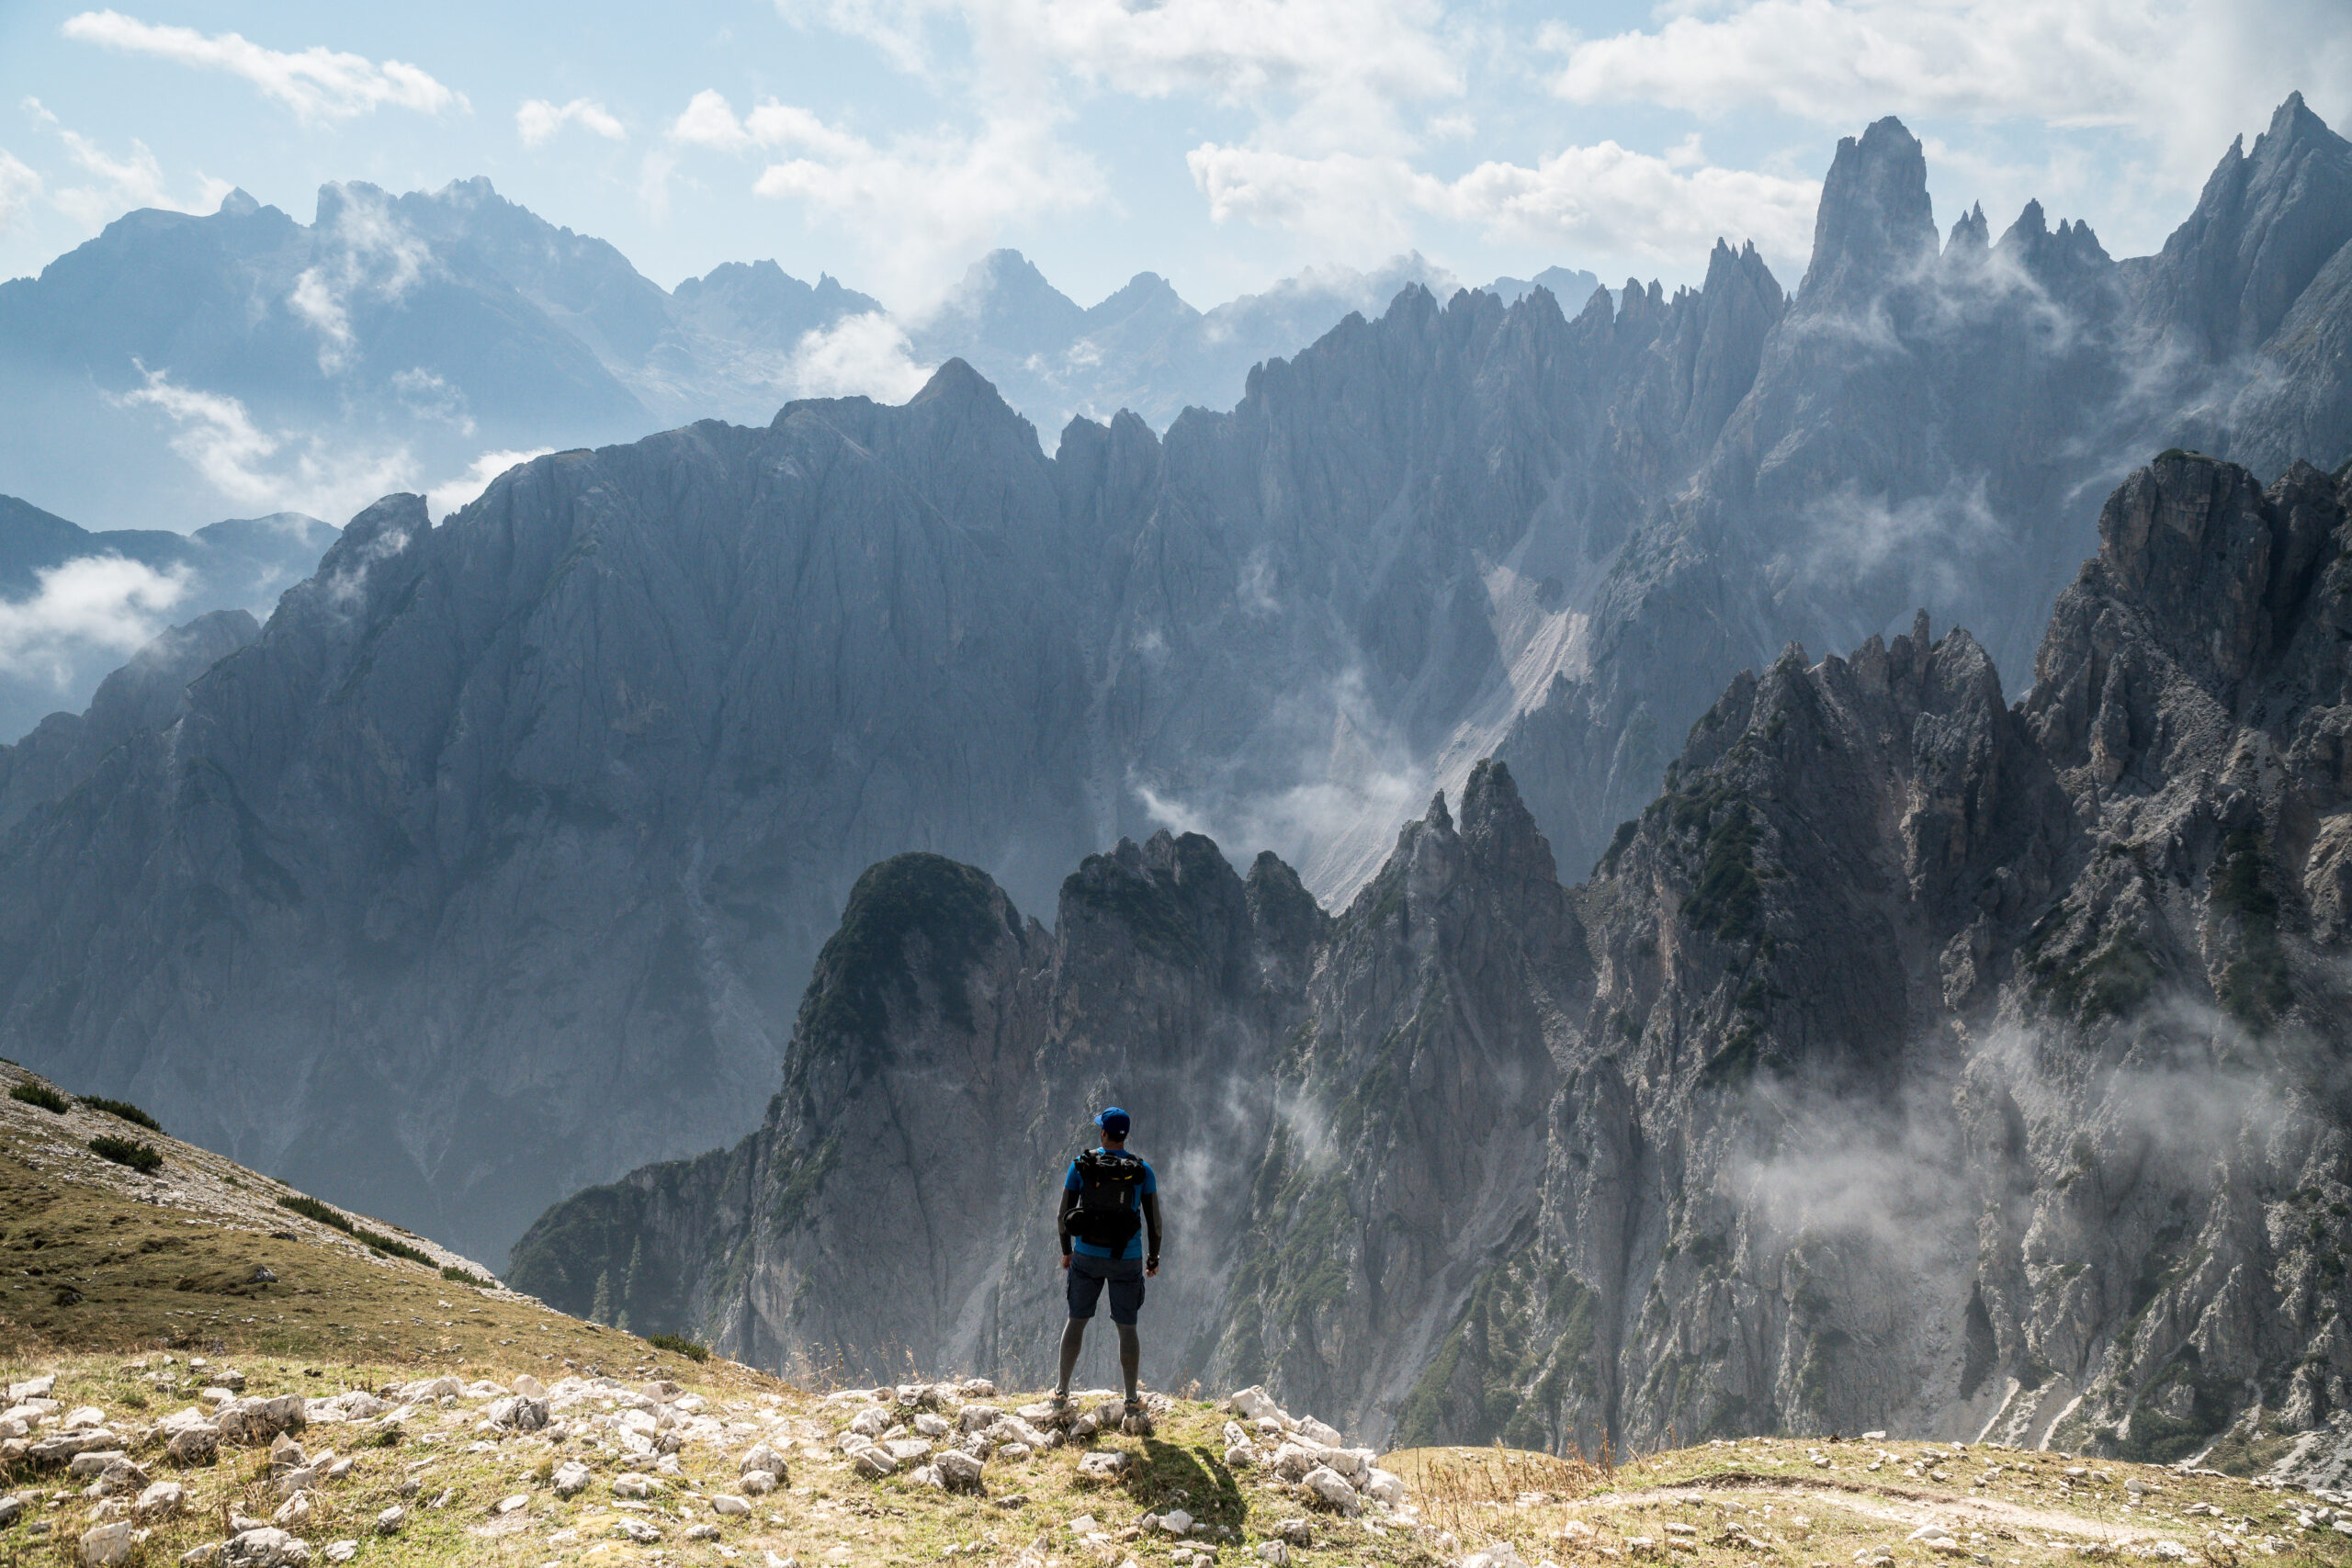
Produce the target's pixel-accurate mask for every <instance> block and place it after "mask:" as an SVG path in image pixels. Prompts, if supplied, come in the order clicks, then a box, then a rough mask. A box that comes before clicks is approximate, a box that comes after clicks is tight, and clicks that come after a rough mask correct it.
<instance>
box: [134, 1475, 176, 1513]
mask: <svg viewBox="0 0 2352 1568" xmlns="http://www.w3.org/2000/svg"><path fill="white" fill-rule="evenodd" d="M186 1506H187V1488H186V1487H184V1486H182V1485H181V1484H180V1483H178V1482H176V1481H158V1482H156V1483H154V1484H153V1486H150V1487H148V1488H147V1489H146V1490H145V1491H144V1492H141V1494H139V1501H138V1502H137V1503H135V1504H133V1505H132V1506H131V1512H132V1513H133V1514H135V1515H137V1516H138V1517H140V1518H141V1519H168V1518H171V1517H173V1516H175V1515H176V1514H177V1513H178V1512H179V1511H180V1510H181V1509H182V1508H184V1507H186Z"/></svg>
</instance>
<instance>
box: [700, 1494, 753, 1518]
mask: <svg viewBox="0 0 2352 1568" xmlns="http://www.w3.org/2000/svg"><path fill="white" fill-rule="evenodd" d="M710 1511H711V1512H712V1513H714V1514H717V1515H718V1517H721V1518H723V1519H732V1518H740V1517H742V1516H743V1515H745V1514H748V1513H750V1512H751V1511H752V1505H751V1504H749V1503H747V1502H745V1501H744V1500H743V1499H742V1498H741V1497H737V1496H733V1495H729V1494H728V1493H724V1492H722V1493H720V1494H719V1495H718V1496H716V1497H713V1498H712V1499H711V1500H710Z"/></svg>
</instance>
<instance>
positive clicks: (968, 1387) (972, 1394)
mask: <svg viewBox="0 0 2352 1568" xmlns="http://www.w3.org/2000/svg"><path fill="white" fill-rule="evenodd" d="M958 1392H959V1393H962V1394H963V1396H964V1397H965V1398H967V1399H994V1398H995V1397H996V1384H994V1383H992V1382H989V1380H988V1379H986V1378H966V1379H965V1380H964V1382H963V1383H962V1384H961V1385H960V1387H959V1389H958Z"/></svg>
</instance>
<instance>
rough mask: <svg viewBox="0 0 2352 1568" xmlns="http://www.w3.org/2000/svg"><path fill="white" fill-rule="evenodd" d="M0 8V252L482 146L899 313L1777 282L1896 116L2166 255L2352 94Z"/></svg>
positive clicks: (1981, 70) (1141, 7) (1284, 29)
mask: <svg viewBox="0 0 2352 1568" xmlns="http://www.w3.org/2000/svg"><path fill="white" fill-rule="evenodd" d="M125 5H126V8H125V9H121V10H94V9H92V8H90V7H89V6H84V5H70V4H67V5H57V4H48V3H27V0H6V3H5V4H0V276H17V275H19V274H24V273H28V272H33V271H37V270H39V268H40V266H41V265H44V264H45V263H46V262H47V261H48V260H49V259H50V258H51V257H52V256H54V255H56V254H59V253H60V252H62V251H63V250H66V249H69V248H71V247H72V246H73V245H74V244H77V243H80V242H81V241H82V240H84V239H85V238H87V237H88V236H89V235H91V234H92V233H95V232H96V230H97V229H98V227H100V226H101V225H103V224H104V223H105V222H106V221H107V220H110V219H112V218H114V217H116V216H119V214H120V213H121V212H123V211H126V210H128V209H131V208H134V207H141V206H153V205H168V206H175V207H184V208H188V209H209V208H210V207H211V206H212V205H214V204H215V203H217V201H218V199H219V195H220V192H221V191H222V190H224V189H226V188H227V187H228V186H243V187H244V188H245V189H247V190H249V191H251V192H252V193H253V194H254V195H255V196H256V197H260V198H261V199H263V200H265V201H268V202H273V203H276V204H277V205H278V206H280V207H283V208H285V209H287V210H288V211H289V212H291V213H293V214H294V215H295V216H296V217H297V218H300V219H301V220H305V221H308V220H310V218H311V211H312V208H313V205H314V202H315V192H316V189H317V187H318V186H319V185H320V184H321V183H322V182H325V181H329V180H349V179H360V180H368V181H373V182H375V183H377V184H379V185H382V186H388V187H391V188H394V189H413V188H431V187H436V186H440V185H442V184H444V183H446V182H447V181H448V180H451V179H454V178H458V177H462V176H466V175H477V174H480V175H489V176H490V178H491V179H492V181H493V182H495V183H496V185H497V186H498V188H499V189H500V190H501V191H503V192H504V193H505V194H506V195H508V196H510V197H514V198H515V199H516V200H519V201H521V202H523V203H524V204H525V205H526V206H528V207H530V208H531V209H534V210H535V211H537V212H538V213H540V214H541V215H543V216H545V217H547V218H548V219H550V220H554V221H556V222H559V223H563V224H567V225H570V226H571V227H572V228H574V229H577V230H581V231H585V232H589V233H594V234H598V235H601V236H603V237H605V238H606V239H609V240H611V241H612V242H614V243H616V244H617V245H618V246H620V248H621V249H622V250H623V251H624V252H625V253H627V254H628V256H629V257H630V259H631V260H632V261H634V262H635V263H636V264H637V265H638V266H639V269H640V270H642V271H644V272H645V273H647V274H648V275H649V276H651V277H653V278H654V279H655V280H656V281H657V282H660V283H662V285H664V286H665V287H667V286H670V285H673V284H675V283H676V282H677V281H678V280H679V279H680V278H681V277H684V276H688V275H692V274H698V273H701V272H704V271H707V269H708V268H709V267H711V266H713V265H717V264H718V263H719V262H722V261H728V260H749V259H752V258H755V257H761V256H773V257H775V259H776V260H777V261H778V262H780V263H781V264H782V265H784V267H785V268H786V271H789V272H792V273H794V274H796V275H797V276H803V277H808V278H812V279H813V278H814V276H816V275H817V274H818V273H819V272H830V273H831V274H833V275H834V276H838V277H840V278H842V280H843V281H845V282H847V283H849V284H850V285H852V286H853V287H857V288H865V289H866V290H867V291H869V292H872V293H875V294H876V295H878V296H880V297H881V298H882V299H883V300H884V301H885V303H886V304H888V305H891V306H892V307H894V308H896V309H899V310H921V309H922V306H923V305H924V304H925V303H927V302H928V301H930V300H933V299H936V298H938V297H939V296H940V295H941V294H943V293H944V290H945V289H946V288H948V287H949V286H950V285H951V284H952V283H953V281H954V280H955V278H956V276H958V275H960V273H961V272H962V270H963V268H964V266H965V265H967V264H968V263H969V262H970V261H971V260H972V259H973V257H975V256H977V255H978V254H980V253H982V252H983V251H985V250H987V249H989V248H990V247H992V246H995V245H999V244H1009V245H1013V246H1017V247H1019V248H1020V249H1021V250H1023V251H1024V252H1026V253H1027V254H1029V255H1030V256H1031V257H1032V258H1033V259H1035V261H1036V262H1037V263H1038V265H1040V266H1041V267H1043V268H1044V269H1045V271H1046V275H1047V276H1049V277H1051V278H1052V279H1053V280H1054V281H1055V282H1056V283H1057V284H1058V285H1059V286H1060V287H1061V288H1063V289H1064V290H1065V291H1066V292H1069V293H1070V294H1071V295H1073V296H1075V297H1076V298H1077V299H1080V302H1081V303H1091V302H1092V301H1093V300H1095V299H1099V298H1101V297H1102V296H1103V295H1104V294H1106V293H1108V292H1110V291H1111V290H1112V289H1114V288H1116V287H1118V285H1119V284H1120V283H1122V282H1124V281H1125V279H1126V278H1127V277H1128V276H1130V275H1131V274H1133V273H1135V272H1137V271H1140V270H1145V269H1149V270H1154V271H1158V272H1160V273H1162V274H1163V275H1165V276H1168V277H1170V279H1171V280H1172V281H1173V282H1174V283H1175V284H1176V285H1177V287H1178V288H1180V289H1181V290H1182V292H1183V293H1184V294H1185V296H1186V297H1187V298H1189V299H1193V301H1194V302H1195V303H1196V304H1203V305H1206V304H1210V303H1214V302H1216V300H1219V299H1226V298H1229V297H1230V296H1232V295H1233V294H1235V293H1238V292H1242V291H1245V290H1247V289H1250V288H1256V287H1259V286H1261V285H1263V284H1264V283H1266V282H1268V281H1270V280H1272V279H1273V278H1275V277H1278V276H1283V275H1284V274H1286V273H1290V272H1294V271H1296V270H1298V269H1299V268H1301V267H1303V266H1306V265H1316V264H1319V263H1341V264H1347V265H1357V266H1365V265H1372V264H1374V263H1377V262H1379V261H1381V260H1383V259H1385V258H1386V257H1387V256H1389V255H1392V254H1397V253H1398V252H1400V251H1404V250H1407V249H1415V248H1417V249H1419V251H1421V252H1422V253H1423V254H1426V255H1428V256H1430V257H1431V258H1432V259H1433V260H1436V261H1438V262H1440V263H1441V264H1442V265H1445V266H1447V267H1449V268H1451V269H1453V271H1454V272H1455V273H1456V274H1457V275H1458V276H1462V277H1464V278H1465V279H1470V280H1477V279H1483V278H1486V277H1490V276H1496V275H1497V274H1500V273H1514V274H1518V275H1521V276H1525V275H1527V274H1528V273H1531V272H1532V271H1534V270H1536V269H1539V268H1541V267H1543V266H1545V265H1552V264H1554V263H1560V264H1566V265H1575V266H1585V267H1590V268H1592V269H1593V270H1595V271H1597V272H1599V273H1600V274H1601V275H1602V276H1603V277H1604V278H1606V279H1609V280H1611V281H1614V280H1616V279H1620V278H1623V276H1626V275H1627V274H1628V273H1634V274H1638V275H1639V276H1642V277H1644V278H1648V277H1653V276H1656V277H1660V278H1663V279H1664V280H1666V281H1667V282H1668V284H1673V283H1676V282H1682V281H1695V280H1696V278H1697V277H1698V276H1700V275H1701V274H1702V272H1703V270H1704V266H1705V257H1706V252H1707V248H1708V245H1709V244H1710V243H1711V242H1712V240H1713V237H1714V236H1715V235H1716V234H1718V233H1720V234H1723V235H1724V236H1725V237H1727V238H1730V239H1731V240H1732V241H1733V242H1734V243H1737V242H1738V241H1739V240H1741V239H1743V238H1752V239H1754V240H1755V241H1756V242H1757V243H1758V245H1759V247H1760V248H1761V249H1762V250H1763V251H1764V252H1765V254H1766V256H1767V257H1768V259H1769V260H1770V261H1771V262H1772V264H1773V265H1774V268H1775V270H1776V271H1777V272H1778V273H1779V274H1780V275H1781V278H1782V280H1783V281H1784V282H1787V283H1792V282H1793V281H1794V280H1795V277H1796V275H1797V273H1798V272H1799V271H1800V270H1801V269H1802V266H1803V261H1804V249H1805V246H1806V244H1807V243H1808V241H1809V237H1810V233H1811V225H1812V214H1813V204H1814V199H1815V194H1816V191H1817V186H1818V181H1819V178H1820V175H1821V173H1822V171H1823V170H1824V169H1825V168H1826V166H1827V163H1828V160H1829V156H1830V153H1831V151H1832V149H1833V148H1834V145H1835V143H1836V141H1837V138H1838V136H1840V135H1845V134H1851V133H1853V132H1855V131H1857V130H1860V128H1861V127H1862V126H1863V125H1864V124H1866V123H1868V122H1869V121H1870V120H1871V119H1873V118H1877V117H1878V116H1880V115H1883V114H1890V113H1891V114H1899V115H1901V116H1902V117H1903V118H1904V119H1905V122H1906V123H1908V124H1909V125H1910V126H1911V128H1912V129H1913V130H1915V131H1917V132H1918V133H1919V134H1920V135H1921V137H1922V138H1923V139H1924V140H1925V141H1927V142H1928V148H1929V159H1930V182H1931V186H1932V188H1933V193H1934V195H1935V197H1936V210H1937V216H1938V218H1939V221H1941V222H1944V223H1946V224H1949V222H1950V220H1951V218H1952V217H1953V216H1954V215H1956V213H1957V212H1958V211H1960V210H1961V209H1962V208H1963V207H1965V206H1966V205H1967V204H1968V203H1969V202H1971V201H1974V200H1978V199H1981V200H1983V202H1984V204H1985V209H1986V211H1987V213H1988V215H1990V216H1991V218H1992V219H1993V221H1994V224H1995V226H1996V230H1997V229H1998V228H2000V227H2001V226H2004V225H2006V224H2007V221H2008V220H2009V219H2010V218H2011V217H2013V216H2014V215H2015V213H2016V211H2017V209H2018V207H2019V206H2020V205H2021V204H2022V203H2023V202H2024V201H2025V199H2026V198H2027V197H2037V196H2038V197H2041V198H2042V200H2043V201H2044V203H2045V205H2047V206H2048V207H2049V209H2050V211H2051V216H2052V220H2053V221H2054V220H2056V219H2058V218H2061V217H2066V216H2077V217H2086V218H2087V219H2089V220H2090V221H2091V222H2092V223H2093V225H2094V226H2095V227H2096V228H2097V229H2098V232H2099V234H2100V236H2101V237H2102V239H2103V240H2104V241H2105V242H2106V243H2107V245H2108V248H2109V250H2110V251H2111V252H2113V253H2115V254H2136V253H2139V252H2143V251H2146V250H2150V249H2153V248H2154V247H2155V246H2156V245H2157V244H2158V243H2161V241H2162V239H2163V236H2164V234H2165V231H2167V230H2169V229H2170V228H2171V226H2172V225H2173V224H2175V223H2176V222H2177V221H2178V220H2179V219H2180V218H2181V216H2182V215H2183V214H2185V213H2186V212H2187V210H2188V207H2189V205H2190V203H2191V202H2192V201H2193V200H2194V197H2195V194H2196V189H2197V187H2198V186H2199V184H2200V183H2201V181H2202V179H2203V177H2204V175H2205V174H2206V172H2207V171H2208V170H2209V169H2210V168H2211V165H2212V164H2213V162H2214V160H2215V159H2216V158H2217V157H2218V156H2219V155H2220V154H2221V152H2222V149H2223V148H2225V147H2226V146H2227V145H2228V143H2229V141H2230V138H2231V137H2232V136H2233V135H2236V134H2238V133H2240V132H2245V133H2247V134H2248V135H2249V137H2250V136H2251V134H2252V133H2253V132H2255V131H2256V130H2259V129H2260V128H2261V126H2262V125H2263V124H2264V123H2265V122H2266V121H2267V118H2268V116H2269V112H2270V110H2271V108H2272V107H2274V106H2275V105H2276V104H2277V103H2278V100H2279V99H2280V98H2282V97H2283V96H2285V95H2286V94H2287V93H2288V92H2289V91H2290V90H2293V89H2297V88H2300V89H2301V91H2302V92H2303V93H2304V95H2305V96H2306V97H2307V98H2308V99H2309V101H2310V102H2311V104H2312V107H2313V108H2315V109H2316V110H2318V111H2319V113H2321V114H2322V115H2323V116H2324V117H2325V118H2328V120H2329V121H2330V123H2332V124H2335V125H2336V126H2338V127H2339V129H2342V128H2346V126H2347V124H2352V5H2347V4H2346V0H2239V3H2235V4H2222V3H2207V0H2199V3H2195V4H2184V3H2180V0H2063V3H2062V0H1910V3H1899V0H1673V3H1669V4H1667V5H1664V6H1641V5H1626V4H1619V3H1613V0H1612V3H1602V4H1587V5H1555V6H1532V5H1520V4H1513V3H1509V0H1492V3H1477V0H1472V3H1464V4H1451V3H1447V0H1157V3H1156V4H1148V3H1146V0H775V3H770V0H689V3H683V4H673V5H670V6H661V7H647V6H615V5H596V4H591V3H587V0H570V3H567V4H562V5H555V4H503V5H495V6H486V5H481V4H473V5H467V6H453V5H442V4H433V3H428V0H413V3H412V4H409V5H406V6H365V7H362V6H317V5H299V6H298V5H291V4H283V3H267V0H265V3H247V4H240V5H234V6H231V5H220V4H201V3H193V0H169V3H164V0H125Z"/></svg>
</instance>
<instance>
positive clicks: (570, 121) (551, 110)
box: [515, 98, 628, 147]
mask: <svg viewBox="0 0 2352 1568" xmlns="http://www.w3.org/2000/svg"><path fill="white" fill-rule="evenodd" d="M567 125H577V126H579V127H580V129H581V130H587V131H593V132H594V133H595V134H596V135H598V136H601V137H603V138H604V139H605V141H626V140H627V139H628V130H625V129H623V127H622V125H621V122H620V121H619V120H617V119H616V118H614V117H613V114H612V111H611V110H609V109H607V108H605V106H604V105H602V104H600V103H598V102H597V101H596V100H595V99H594V98H574V99H572V100H571V102H570V103H568V104H562V105H557V104H551V103H549V102H548V100H547V99H545V98H531V99H527V100H526V101H525V103H524V105H523V107H521V108H518V109H516V110H515V130H516V131H517V132H519V133H520V134H521V136H522V138H523V145H524V146H526V147H538V146H542V145H544V144H545V143H547V142H548V141H552V140H553V139H554V137H555V134H556V132H557V131H560V130H562V129H563V128H564V127H565V126H567Z"/></svg>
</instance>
